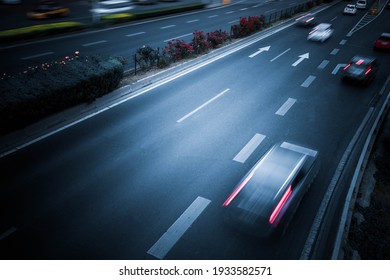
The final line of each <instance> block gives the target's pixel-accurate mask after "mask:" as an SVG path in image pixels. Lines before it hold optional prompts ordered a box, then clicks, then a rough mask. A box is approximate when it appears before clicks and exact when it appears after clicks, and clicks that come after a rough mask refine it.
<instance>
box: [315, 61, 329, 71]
mask: <svg viewBox="0 0 390 280" xmlns="http://www.w3.org/2000/svg"><path fill="white" fill-rule="evenodd" d="M328 63H329V60H326V59H325V60H323V61H322V62H321V64H320V65H318V67H317V68H318V69H320V70H323V69H324V68H325V67H326V66H327V65H328Z"/></svg>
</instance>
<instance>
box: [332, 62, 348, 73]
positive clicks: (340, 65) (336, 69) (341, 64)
mask: <svg viewBox="0 0 390 280" xmlns="http://www.w3.org/2000/svg"><path fill="white" fill-rule="evenodd" d="M345 66H347V64H343V63H340V64H337V66H336V67H335V68H334V69H333V71H332V74H333V75H336V74H337V72H338V71H339V70H340V68H344V67H345Z"/></svg>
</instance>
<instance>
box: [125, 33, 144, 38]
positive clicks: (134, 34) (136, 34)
mask: <svg viewBox="0 0 390 280" xmlns="http://www.w3.org/2000/svg"><path fill="white" fill-rule="evenodd" d="M145 33H146V32H137V33H133V34H128V35H126V37H133V36H138V35H142V34H145Z"/></svg>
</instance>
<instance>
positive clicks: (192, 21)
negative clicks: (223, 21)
mask: <svg viewBox="0 0 390 280" xmlns="http://www.w3.org/2000/svg"><path fill="white" fill-rule="evenodd" d="M197 21H199V19H193V20H189V21H186V23H194V22H197Z"/></svg>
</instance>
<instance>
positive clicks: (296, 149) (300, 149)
mask: <svg viewBox="0 0 390 280" xmlns="http://www.w3.org/2000/svg"><path fill="white" fill-rule="evenodd" d="M280 147H282V148H285V149H288V150H291V151H294V152H298V153H301V154H304V155H308V156H311V157H315V156H316V154H317V151H315V150H312V149H309V148H306V147H302V146H298V145H295V144H291V143H288V142H283V143H282V144H281V145H280Z"/></svg>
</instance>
